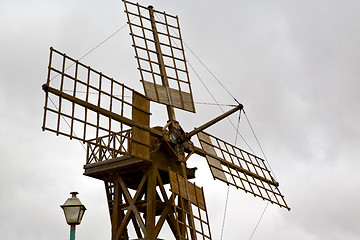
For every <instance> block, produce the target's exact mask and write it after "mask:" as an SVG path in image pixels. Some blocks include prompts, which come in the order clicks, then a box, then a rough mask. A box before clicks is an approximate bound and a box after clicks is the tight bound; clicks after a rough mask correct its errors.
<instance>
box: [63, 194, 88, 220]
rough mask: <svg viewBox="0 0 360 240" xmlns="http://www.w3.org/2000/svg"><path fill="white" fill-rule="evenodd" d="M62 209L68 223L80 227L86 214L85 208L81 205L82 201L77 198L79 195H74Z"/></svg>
mask: <svg viewBox="0 0 360 240" xmlns="http://www.w3.org/2000/svg"><path fill="white" fill-rule="evenodd" d="M72 194H73V195H72V197H71V198H68V199H67V200H66V201H65V203H64V205H62V206H61V208H62V209H63V210H64V214H65V219H66V222H67V223H68V224H69V225H79V224H80V223H81V220H82V217H83V216H84V213H85V210H86V208H85V206H84V205H83V204H81V202H80V199H78V198H77V197H76V194H77V193H72Z"/></svg>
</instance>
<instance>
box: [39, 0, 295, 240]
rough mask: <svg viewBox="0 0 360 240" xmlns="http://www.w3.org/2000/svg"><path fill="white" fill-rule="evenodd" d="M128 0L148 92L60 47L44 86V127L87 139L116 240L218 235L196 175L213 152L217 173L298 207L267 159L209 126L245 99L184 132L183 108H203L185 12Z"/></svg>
mask: <svg viewBox="0 0 360 240" xmlns="http://www.w3.org/2000/svg"><path fill="white" fill-rule="evenodd" d="M123 2H124V4H125V13H126V14H127V18H128V24H129V28H130V36H131V38H132V41H133V47H134V50H135V58H136V60H137V64H138V69H139V72H140V76H141V82H142V84H143V87H144V92H145V94H142V93H140V92H137V91H136V90H134V89H131V88H129V87H128V86H126V85H124V84H122V83H120V82H118V81H117V80H115V79H113V78H111V77H108V76H107V75H105V74H103V73H102V72H99V71H96V70H95V69H93V68H91V67H89V66H87V65H85V64H83V63H81V62H79V61H78V60H75V59H73V58H71V57H69V56H67V55H66V54H64V53H62V52H60V51H58V50H56V49H54V48H50V59H49V67H48V77H47V82H46V84H44V85H43V87H42V88H43V90H44V91H45V95H46V96H45V107H44V119H43V127H42V128H43V130H47V131H50V132H53V133H55V134H57V135H63V136H66V137H68V138H70V139H77V140H80V141H82V142H83V143H86V146H87V156H86V164H85V165H84V170H85V172H84V175H86V176H89V177H93V178H96V179H99V180H101V181H103V182H104V184H105V190H106V196H107V202H108V208H109V214H110V219H111V226H112V239H113V240H118V239H130V238H131V239H133V238H132V236H130V234H131V233H130V232H129V228H130V227H131V226H132V229H133V230H134V233H135V235H136V237H137V239H149V240H153V239H158V235H159V233H160V231H161V229H162V228H163V226H164V223H165V222H166V223H167V224H168V226H169V227H170V230H171V232H172V234H173V236H174V238H175V239H179V240H180V239H191V240H195V239H212V238H211V231H210V225H209V219H208V214H207V208H206V203H205V197H204V191H203V188H201V187H198V186H196V185H195V184H194V183H192V182H190V181H189V179H194V178H195V170H196V169H195V168H193V169H190V168H187V161H189V160H190V157H191V155H193V154H196V155H200V156H202V157H204V158H206V160H207V163H208V165H209V167H210V170H211V173H212V175H213V177H214V179H218V180H221V181H223V182H225V183H226V184H228V185H229V184H230V185H233V186H235V187H236V188H240V189H243V190H244V191H246V192H248V193H251V194H253V195H254V196H258V197H260V198H262V199H264V200H267V201H269V202H271V203H274V204H277V205H279V206H280V207H284V208H286V209H290V208H289V207H288V205H287V204H286V202H285V200H284V196H283V195H282V194H281V193H280V191H279V189H278V183H277V182H276V181H275V180H274V178H273V177H272V176H271V173H270V170H269V169H268V168H267V166H266V164H265V162H264V160H263V159H262V158H260V157H257V156H255V155H254V154H252V153H249V152H247V151H245V150H242V149H240V148H238V147H236V146H233V145H231V144H229V143H227V142H225V141H223V140H221V139H220V138H217V137H215V136H213V135H210V134H208V133H206V132H205V131H204V130H205V129H206V128H208V127H210V126H212V125H214V124H215V123H217V122H219V121H220V120H222V119H224V118H226V117H227V116H229V115H231V114H233V113H235V112H237V111H241V110H242V109H243V106H242V105H241V104H239V105H238V106H236V107H234V108H233V109H231V110H229V111H228V112H226V113H224V114H222V115H220V116H218V117H216V118H214V119H213V120H211V121H208V122H206V123H205V124H203V125H201V126H199V127H197V128H195V129H194V130H192V131H190V132H185V131H184V130H183V129H182V127H181V125H180V123H179V122H178V121H177V119H176V116H175V111H174V108H178V109H181V110H185V111H189V112H193V113H195V106H194V101H193V95H192V90H191V85H190V81H189V74H188V69H187V63H186V59H185V54H184V47H183V42H182V38H181V33H180V27H179V20H178V17H177V16H172V15H170V14H167V13H165V12H160V11H157V10H155V9H154V8H153V7H152V6H149V7H144V6H141V5H139V4H134V3H132V2H129V1H125V0H124V1H123ZM51 97H55V99H56V100H53V98H51ZM151 101H152V102H156V103H159V104H163V105H165V106H166V109H167V116H168V122H167V123H166V124H165V125H164V126H163V127H150V115H151V111H150V102H151ZM195 135H197V137H198V139H199V142H200V145H201V147H197V146H195V145H194V144H193V142H192V141H191V138H192V137H194V136H195Z"/></svg>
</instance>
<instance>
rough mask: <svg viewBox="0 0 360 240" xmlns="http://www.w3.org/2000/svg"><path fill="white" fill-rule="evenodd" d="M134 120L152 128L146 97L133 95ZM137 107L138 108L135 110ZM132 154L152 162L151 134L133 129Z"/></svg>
mask: <svg viewBox="0 0 360 240" xmlns="http://www.w3.org/2000/svg"><path fill="white" fill-rule="evenodd" d="M132 104H133V106H134V108H133V109H132V120H133V121H135V122H137V123H140V124H143V125H145V126H150V101H149V100H148V99H147V98H145V97H144V96H142V95H140V94H137V93H135V92H134V93H133V103H132ZM135 107H136V108H135ZM131 139H132V141H131V154H132V155H134V156H136V157H139V158H141V159H146V160H150V133H149V132H148V131H146V130H143V129H141V128H138V127H135V126H134V127H132V138H131Z"/></svg>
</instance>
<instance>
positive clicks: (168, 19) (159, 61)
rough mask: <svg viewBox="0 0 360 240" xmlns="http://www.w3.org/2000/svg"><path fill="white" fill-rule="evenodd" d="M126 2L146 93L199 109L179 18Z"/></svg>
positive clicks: (187, 107) (176, 105)
mask: <svg viewBox="0 0 360 240" xmlns="http://www.w3.org/2000/svg"><path fill="white" fill-rule="evenodd" d="M124 3H125V12H126V14H127V17H128V24H129V27H130V35H131V38H132V41H133V47H134V49H135V58H136V59H137V63H138V69H139V70H140V76H141V82H142V83H143V87H144V91H145V95H146V96H147V97H148V98H150V99H151V100H152V101H155V102H158V103H162V104H165V105H170V106H173V107H176V108H179V109H183V110H186V111H190V112H195V106H194V101H193V96H192V91H191V86H190V80H189V73H188V69H187V64H186V59H185V53H184V47H183V42H182V39H181V33H180V27H179V20H178V17H177V16H172V15H169V14H167V13H165V12H160V11H156V10H154V9H153V8H152V7H144V6H141V5H139V4H134V3H131V2H128V1H124Z"/></svg>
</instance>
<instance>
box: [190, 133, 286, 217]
mask: <svg viewBox="0 0 360 240" xmlns="http://www.w3.org/2000/svg"><path fill="white" fill-rule="evenodd" d="M197 136H198V138H199V141H200V144H201V147H202V149H203V150H204V151H205V153H206V159H207V162H208V164H209V167H210V169H211V173H212V175H213V177H214V178H215V179H219V180H221V181H223V182H225V183H227V184H230V185H233V186H235V187H236V188H240V189H243V190H244V191H245V192H249V193H251V194H253V195H254V196H257V197H260V198H262V199H264V200H267V201H270V202H271V203H275V204H277V205H279V206H280V207H284V208H287V209H288V210H290V208H289V207H288V205H287V204H286V202H285V199H284V196H283V195H282V194H281V193H280V190H279V189H278V185H279V184H278V183H277V182H276V181H275V180H274V178H273V177H272V176H271V173H270V170H269V169H268V168H267V166H266V164H265V161H264V160H263V159H262V158H259V157H257V156H255V155H254V154H251V153H249V152H247V151H244V150H242V149H240V148H238V147H235V146H233V145H231V144H229V143H227V142H225V141H223V140H221V139H219V138H216V137H214V136H212V135H210V134H207V133H205V132H200V133H198V134H197Z"/></svg>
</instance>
